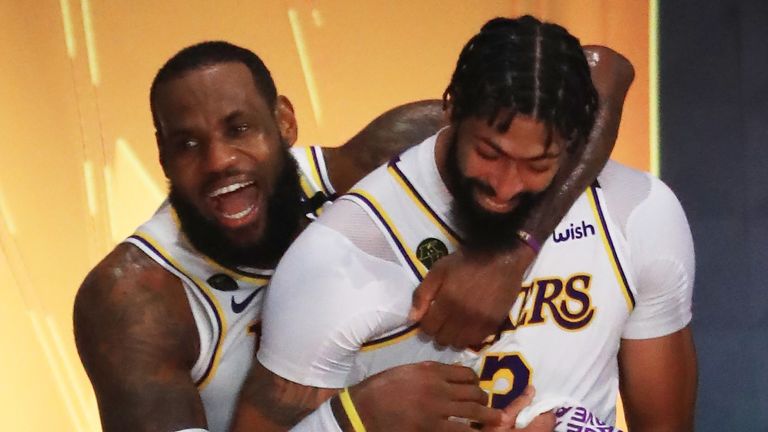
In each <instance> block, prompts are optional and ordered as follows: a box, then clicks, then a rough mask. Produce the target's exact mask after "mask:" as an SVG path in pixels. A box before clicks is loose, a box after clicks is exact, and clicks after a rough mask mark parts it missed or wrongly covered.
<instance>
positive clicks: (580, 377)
mask: <svg viewBox="0 0 768 432" xmlns="http://www.w3.org/2000/svg"><path fill="white" fill-rule="evenodd" d="M386 170H387V171H386V173H385V172H383V170H382V171H380V173H379V177H383V176H385V175H386V176H388V177H389V179H390V181H387V182H383V181H381V178H379V179H378V181H377V182H376V183H374V185H375V186H374V187H370V188H366V184H365V183H363V184H362V185H361V186H362V187H361V188H360V189H358V190H356V191H353V195H352V196H351V197H350V198H349V199H353V200H356V201H357V202H358V203H359V204H361V205H362V206H363V207H364V208H365V209H366V210H367V211H368V212H369V214H370V216H371V217H372V218H374V219H375V220H376V222H377V224H378V225H379V228H380V229H381V231H382V233H384V234H385V236H386V237H387V238H388V240H389V242H390V245H391V246H392V249H393V251H395V252H396V255H397V257H398V260H399V261H400V263H401V266H402V267H403V268H404V269H405V270H407V272H409V273H410V274H411V276H412V278H411V279H412V282H413V285H412V286H411V287H410V288H409V289H408V290H404V291H405V292H404V293H399V294H398V295H407V296H410V295H411V292H412V289H413V288H415V287H416V286H417V285H418V283H419V282H420V280H421V279H422V278H423V276H424V274H426V271H427V268H428V267H429V266H431V264H432V263H433V262H434V261H435V260H436V259H439V257H440V256H442V255H445V254H447V253H450V252H452V251H453V250H455V249H456V247H458V246H459V238H460V236H459V234H458V233H457V232H456V231H455V230H454V229H452V227H451V225H450V223H449V220H448V217H446V216H445V215H446V213H445V211H441V210H440V209H439V208H435V207H438V206H434V207H433V206H431V205H430V200H429V197H428V196H426V194H424V193H422V191H420V190H419V189H417V188H416V187H414V185H415V184H416V185H417V184H420V183H421V182H422V181H423V179H419V178H418V176H419V173H418V172H417V171H415V170H413V171H410V172H409V171H408V170H407V165H406V166H404V167H402V168H401V167H398V166H397V164H394V163H393V164H390V166H389V167H388V168H387V169H386ZM601 201H602V195H601V191H600V189H599V187H596V186H595V187H592V188H590V189H589V190H587V191H586V192H585V193H584V194H583V195H582V197H580V198H579V200H578V201H577V202H576V203H575V205H574V206H573V207H572V209H571V210H570V211H569V213H568V215H567V216H566V217H565V218H564V219H563V221H562V222H561V224H560V225H559V226H558V227H557V229H556V230H555V232H554V234H553V236H552V237H550V238H549V239H548V240H547V241H546V243H545V245H544V248H543V249H542V251H541V253H540V255H539V257H538V258H537V260H536V261H535V263H534V264H533V265H532V267H531V268H530V269H529V271H528V274H527V275H526V278H525V281H524V283H523V287H522V290H521V293H520V296H519V298H518V300H517V302H516V303H515V304H514V306H513V308H512V309H511V310H510V313H509V316H508V318H507V320H506V321H505V322H504V324H503V325H502V327H501V329H500V331H499V332H498V334H496V335H495V336H494V338H493V339H492V340H488V343H487V344H486V345H485V346H483V347H478V348H477V349H476V350H467V351H464V352H457V351H453V350H450V349H446V348H444V347H439V346H436V345H435V344H434V343H433V342H432V341H431V340H430V339H429V338H426V337H424V336H423V335H421V334H419V332H418V328H407V327H402V328H399V329H393V331H391V332H389V333H387V334H385V335H384V337H382V338H380V339H378V340H375V341H371V342H370V343H368V344H366V345H365V346H364V347H363V349H362V350H361V351H360V353H359V355H358V358H357V361H356V366H355V370H354V371H353V373H352V374H351V376H350V381H357V380H359V379H362V378H364V377H365V376H368V375H371V374H373V373H376V372H379V371H381V370H383V369H387V368H390V367H392V366H395V365H399V364H405V363H412V362H415V361H420V360H436V361H443V362H457V361H461V362H462V363H464V364H466V365H468V366H472V367H473V368H475V370H476V371H477V373H478V375H479V376H480V379H481V382H482V385H483V387H484V388H485V389H486V390H487V391H488V392H489V393H491V394H492V397H491V402H492V404H493V405H494V406H497V407H503V406H506V405H507V404H508V403H509V402H510V401H511V400H512V399H514V398H515V397H516V396H518V395H519V394H520V393H521V392H522V390H523V389H524V388H525V386H526V385H528V384H533V385H534V386H535V387H536V389H537V394H538V395H539V396H542V397H546V396H553V397H555V396H556V397H565V398H570V399H573V400H575V401H578V402H580V403H581V404H583V405H585V406H587V407H590V408H591V409H592V410H593V411H594V412H595V413H597V414H598V415H600V416H601V417H602V418H603V419H606V420H608V421H612V416H613V410H614V406H615V401H616V394H617V383H618V367H617V360H616V357H617V353H618V348H619V343H620V340H621V333H622V328H623V326H624V323H625V322H626V320H627V318H628V317H629V314H630V312H631V309H632V307H633V303H634V300H633V298H634V297H633V296H634V294H633V292H632V291H631V287H632V286H633V284H632V280H631V273H630V272H629V270H630V269H627V268H626V267H625V266H623V265H622V263H625V262H626V256H625V254H626V251H627V248H626V245H625V244H624V240H623V238H622V237H621V236H620V235H618V233H619V231H618V230H617V229H616V228H615V227H614V226H613V224H612V222H611V219H610V215H608V214H607V212H606V211H605V208H604V206H603V205H602V203H601ZM479 295H481V294H479Z"/></svg>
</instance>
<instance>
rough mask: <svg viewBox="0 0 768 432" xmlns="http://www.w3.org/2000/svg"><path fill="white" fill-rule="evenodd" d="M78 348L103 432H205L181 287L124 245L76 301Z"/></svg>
mask: <svg viewBox="0 0 768 432" xmlns="http://www.w3.org/2000/svg"><path fill="white" fill-rule="evenodd" d="M74 329H75V341H76V343H77V349H78V352H79V354H80V359H81V360H82V362H83V366H84V367H85V370H86V372H87V373H88V377H89V378H90V380H91V383H92V385H93V388H94V391H95V393H96V399H97V402H98V406H99V414H100V416H101V424H102V428H103V430H104V431H105V432H116V431H175V430H180V429H185V428H193V427H198V428H205V427H206V420H205V413H204V410H203V406H202V402H201V400H200V396H199V393H198V390H197V387H196V386H195V384H194V383H193V382H192V379H191V378H190V370H191V369H192V366H193V364H194V362H195V359H196V357H197V352H198V350H199V347H198V344H199V342H198V337H197V330H196V327H195V324H194V319H193V317H192V314H191V312H190V310H189V307H188V305H187V299H186V296H185V294H184V291H183V288H182V286H181V282H180V281H179V280H178V279H177V278H175V277H174V276H172V275H171V274H169V273H168V272H166V271H165V270H163V269H162V268H160V267H159V266H158V265H157V264H156V263H154V262H153V261H151V260H150V259H149V258H147V257H146V256H145V255H144V254H143V253H141V252H140V251H139V250H138V249H136V248H134V247H133V246H130V245H125V244H123V245H119V246H117V248H115V250H114V251H113V252H112V253H111V254H110V255H108V256H107V257H106V258H105V259H104V260H103V261H102V262H101V263H100V264H99V265H98V266H97V267H96V268H95V269H94V270H93V271H91V273H90V274H89V275H88V277H87V278H86V279H85V281H84V282H83V285H82V286H81V287H80V290H79V291H78V294H77V298H76V299H75V309H74Z"/></svg>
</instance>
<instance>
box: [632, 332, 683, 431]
mask: <svg viewBox="0 0 768 432" xmlns="http://www.w3.org/2000/svg"><path fill="white" fill-rule="evenodd" d="M619 368H620V369H619V370H620V374H621V375H620V379H619V383H620V385H621V396H622V400H623V402H624V412H625V417H626V420H627V425H628V426H629V430H630V431H632V432H668V431H669V432H672V431H675V432H682V431H692V430H693V411H694V405H695V403H696V353H695V350H694V346H693V337H692V336H691V331H690V329H689V328H688V327H686V328H684V329H682V330H679V331H677V332H675V333H672V334H671V335H668V336H663V337H659V338H654V339H645V340H642V339H641V340H630V339H624V340H622V342H621V349H620V350H619Z"/></svg>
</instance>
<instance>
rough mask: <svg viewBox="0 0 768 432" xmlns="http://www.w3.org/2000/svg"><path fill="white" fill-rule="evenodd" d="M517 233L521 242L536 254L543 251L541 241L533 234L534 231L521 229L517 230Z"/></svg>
mask: <svg viewBox="0 0 768 432" xmlns="http://www.w3.org/2000/svg"><path fill="white" fill-rule="evenodd" d="M516 234H517V238H518V239H519V240H520V242H522V243H523V244H524V245H525V246H527V247H529V248H530V249H531V250H532V251H533V253H534V255H538V254H539V252H540V251H541V242H540V241H539V239H537V238H536V236H534V235H533V233H532V232H530V231H526V230H523V229H519V230H517V233H516Z"/></svg>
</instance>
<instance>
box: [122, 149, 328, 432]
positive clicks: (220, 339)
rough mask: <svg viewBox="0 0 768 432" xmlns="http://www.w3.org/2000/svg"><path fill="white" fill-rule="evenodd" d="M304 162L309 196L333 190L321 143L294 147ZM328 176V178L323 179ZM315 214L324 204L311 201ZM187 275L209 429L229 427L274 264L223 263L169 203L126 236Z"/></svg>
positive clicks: (194, 374)
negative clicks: (191, 234) (198, 245)
mask: <svg viewBox="0 0 768 432" xmlns="http://www.w3.org/2000/svg"><path fill="white" fill-rule="evenodd" d="M291 153H292V154H293V156H294V158H295V159H296V161H297V163H298V166H299V175H300V178H301V184H302V190H303V193H304V197H303V199H306V198H307V197H312V196H315V195H317V194H329V196H330V194H332V193H333V189H332V187H330V183H327V184H325V183H323V181H327V179H328V173H327V172H326V168H325V163H324V162H323V158H322V151H321V149H320V148H319V147H300V148H294V149H291ZM322 179H325V180H322ZM311 207H312V208H310V209H309V210H310V212H311V213H310V214H308V216H312V217H314V215H315V214H316V212H317V209H318V208H319V207H317V208H316V207H315V206H311ZM125 241H126V242H127V243H130V244H132V245H134V246H136V247H138V248H139V249H141V250H142V251H143V252H144V253H145V254H147V256H149V257H150V258H152V259H153V260H154V261H155V262H157V263H158V264H159V265H161V266H162V267H163V268H165V269H166V270H168V271H169V272H170V273H172V274H173V275H175V276H176V277H178V278H179V280H181V282H182V284H183V286H184V291H185V293H186V295H187V299H188V300H189V307H190V309H191V311H192V315H193V317H194V319H195V324H196V326H197V331H198V335H199V339H200V353H199V356H198V358H197V361H196V362H195V365H194V367H193V368H192V370H191V371H190V376H191V378H192V380H193V381H194V382H195V384H196V385H197V386H198V389H199V391H200V396H201V398H202V401H203V406H204V408H205V415H206V419H207V421H208V427H209V430H210V431H212V432H218V431H227V430H229V424H230V423H231V421H232V415H233V413H234V410H235V404H236V403H237V395H238V393H239V391H240V387H241V386H242V384H243V382H244V381H245V378H246V376H247V374H248V371H249V369H250V366H251V362H252V360H253V357H254V351H255V343H256V339H255V338H256V337H257V334H256V328H257V325H258V323H259V319H260V314H261V306H262V302H263V297H264V288H265V287H266V285H267V283H268V282H269V280H270V278H271V277H272V273H273V271H274V270H273V269H253V268H245V267H241V268H237V269H231V268H226V267H223V266H221V265H219V264H217V263H216V262H214V261H213V260H211V259H210V258H208V257H207V256H205V255H203V254H201V253H200V252H199V251H197V250H196V249H195V248H194V246H192V244H191V243H190V242H189V240H188V239H187V238H186V236H185V235H184V233H183V232H182V231H181V226H180V223H179V221H178V216H177V215H176V213H175V211H174V210H173V207H172V206H171V205H169V204H168V203H167V202H165V203H163V204H162V205H161V206H160V208H159V209H158V210H157V212H156V213H155V214H154V215H153V216H152V218H151V219H149V220H148V221H147V222H146V223H144V224H143V225H141V226H140V227H139V228H138V229H137V230H136V231H135V232H134V234H133V235H131V236H130V237H128V239H126V240H125Z"/></svg>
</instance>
